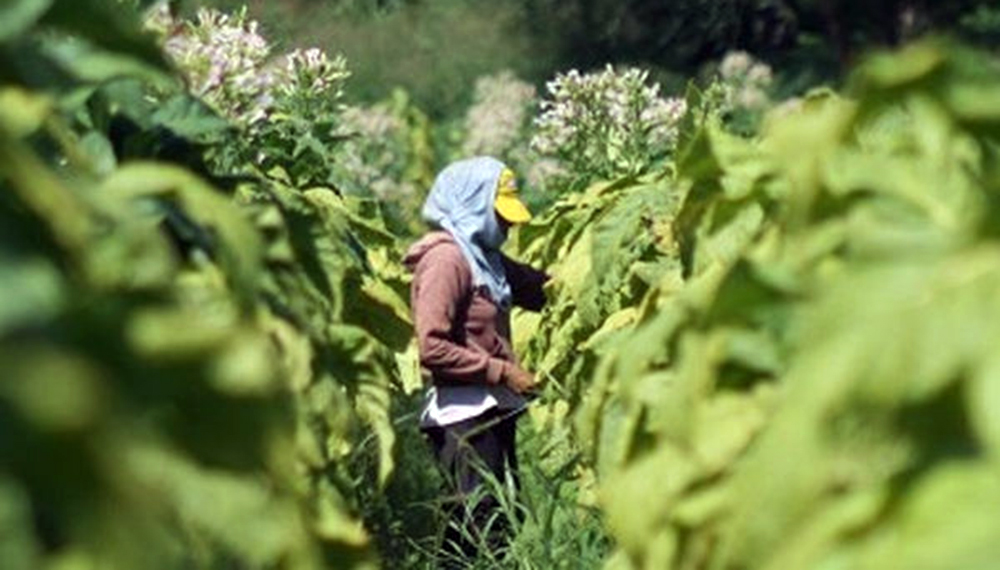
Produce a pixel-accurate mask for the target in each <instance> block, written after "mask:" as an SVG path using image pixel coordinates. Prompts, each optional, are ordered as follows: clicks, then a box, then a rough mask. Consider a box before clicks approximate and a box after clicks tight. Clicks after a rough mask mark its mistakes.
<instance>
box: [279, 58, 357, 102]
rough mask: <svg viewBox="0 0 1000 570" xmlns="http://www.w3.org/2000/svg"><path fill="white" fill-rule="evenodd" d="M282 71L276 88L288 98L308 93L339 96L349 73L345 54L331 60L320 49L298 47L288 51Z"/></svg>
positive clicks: (337, 97)
mask: <svg viewBox="0 0 1000 570" xmlns="http://www.w3.org/2000/svg"><path fill="white" fill-rule="evenodd" d="M282 71H283V73H282V74H281V75H282V77H281V79H282V80H281V81H279V82H278V83H277V84H276V88H277V90H278V92H279V93H281V94H283V95H285V96H289V97H293V96H296V95H300V94H302V93H308V94H322V95H325V96H328V97H332V98H335V99H339V98H340V97H341V96H343V85H344V81H345V80H346V79H347V78H348V77H350V75H351V73H350V72H349V71H348V70H347V60H346V59H345V58H344V56H342V55H338V56H336V57H335V58H333V59H330V58H329V57H328V56H327V55H326V52H324V51H323V50H321V49H319V48H311V49H307V50H301V49H297V50H295V51H293V52H292V53H290V54H288V55H287V56H285V66H284V69H283V70H282Z"/></svg>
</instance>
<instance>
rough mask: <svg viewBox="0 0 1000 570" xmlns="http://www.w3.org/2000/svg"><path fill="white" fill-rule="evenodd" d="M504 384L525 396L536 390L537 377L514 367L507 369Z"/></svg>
mask: <svg viewBox="0 0 1000 570" xmlns="http://www.w3.org/2000/svg"><path fill="white" fill-rule="evenodd" d="M504 383H505V384H506V385H507V387H508V388H510V389H511V390H513V391H515V392H517V393H518V394H525V393H528V392H531V391H532V390H534V389H535V375H534V374H532V373H531V372H528V371H527V370H525V369H523V368H521V367H520V366H516V365H513V366H510V367H508V368H507V374H506V375H505V377H504Z"/></svg>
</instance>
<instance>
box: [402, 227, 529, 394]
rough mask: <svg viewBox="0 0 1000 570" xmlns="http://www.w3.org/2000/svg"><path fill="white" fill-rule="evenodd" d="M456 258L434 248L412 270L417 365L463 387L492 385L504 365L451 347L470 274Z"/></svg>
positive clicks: (455, 345)
mask: <svg viewBox="0 0 1000 570" xmlns="http://www.w3.org/2000/svg"><path fill="white" fill-rule="evenodd" d="M464 263H465V260H464V258H462V256H461V253H460V252H459V251H457V250H453V249H452V248H447V247H435V248H433V249H431V250H430V251H428V252H427V253H426V254H424V256H423V258H421V260H420V262H419V263H418V264H417V266H416V268H415V271H414V283H413V289H412V299H411V300H412V304H413V318H414V323H415V325H416V333H417V342H418V348H419V351H420V364H421V366H423V367H424V368H427V369H428V370H429V371H430V372H431V373H432V374H433V375H434V377H435V378H439V379H443V380H447V381H453V382H468V383H483V382H485V383H489V384H498V383H501V382H503V381H504V379H505V378H506V376H507V374H508V368H509V366H510V363H508V362H506V361H504V360H502V359H499V358H494V357H491V356H490V355H488V354H487V353H485V352H483V351H480V350H475V349H471V348H468V347H466V346H464V345H463V344H460V343H459V342H456V340H455V335H454V332H453V331H455V330H456V329H457V328H458V327H460V326H461V323H457V322H456V319H460V318H462V315H461V311H462V308H463V304H464V303H465V302H466V299H468V298H469V296H470V295H471V291H472V275H471V273H470V272H469V270H468V268H467V267H465V266H464V265H463V264H464Z"/></svg>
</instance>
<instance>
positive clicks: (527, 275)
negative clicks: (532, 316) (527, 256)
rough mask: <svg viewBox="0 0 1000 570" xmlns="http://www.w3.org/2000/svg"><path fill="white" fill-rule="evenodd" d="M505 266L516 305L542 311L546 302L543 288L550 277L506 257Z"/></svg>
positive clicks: (504, 258) (504, 257) (504, 259)
mask: <svg viewBox="0 0 1000 570" xmlns="http://www.w3.org/2000/svg"><path fill="white" fill-rule="evenodd" d="M503 265H504V271H506V273H507V282H509V283H510V292H511V297H513V302H514V305H516V306H518V307H521V308H523V309H528V310H529V311H541V310H542V307H544V306H545V302H546V298H545V290H544V289H543V286H544V285H545V282H546V281H548V280H549V278H550V276H549V275H548V274H547V273H545V272H544V271H539V270H537V269H535V268H533V267H531V266H530V265H526V264H524V263H518V262H516V261H514V260H513V259H510V258H509V257H507V256H506V255H505V256H503Z"/></svg>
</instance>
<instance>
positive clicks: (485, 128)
mask: <svg viewBox="0 0 1000 570" xmlns="http://www.w3.org/2000/svg"><path fill="white" fill-rule="evenodd" d="M535 104H536V92H535V88H534V87H533V86H532V85H531V84H529V83H526V82H524V81H521V80H520V79H518V78H517V77H516V76H515V75H514V74H513V73H512V72H510V71H502V72H500V73H498V74H496V75H489V76H485V77H481V78H479V79H478V80H476V88H475V98H474V100H473V104H472V107H470V108H469V111H468V113H466V116H465V133H466V138H465V141H464V143H463V145H462V152H463V153H464V154H465V155H467V156H472V155H492V156H504V155H506V154H507V153H508V152H509V151H510V150H511V149H513V147H515V146H516V145H518V143H520V142H522V139H523V137H524V136H525V127H526V126H527V123H528V119H529V118H530V116H531V109H532V107H533V106H534V105H535Z"/></svg>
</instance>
